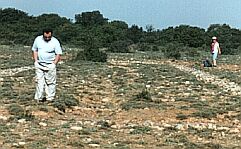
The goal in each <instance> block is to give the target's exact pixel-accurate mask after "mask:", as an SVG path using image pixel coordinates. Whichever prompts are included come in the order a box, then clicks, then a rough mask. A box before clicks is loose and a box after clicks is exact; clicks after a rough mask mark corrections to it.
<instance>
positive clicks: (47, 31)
mask: <svg viewBox="0 0 241 149" xmlns="http://www.w3.org/2000/svg"><path fill="white" fill-rule="evenodd" d="M52 35H53V30H52V29H44V30H43V38H44V40H45V41H46V42H49V41H50V40H51V38H52Z"/></svg>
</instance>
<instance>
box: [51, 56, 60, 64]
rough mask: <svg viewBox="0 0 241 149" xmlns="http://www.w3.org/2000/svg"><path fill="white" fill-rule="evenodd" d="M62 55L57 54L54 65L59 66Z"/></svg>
mask: <svg viewBox="0 0 241 149" xmlns="http://www.w3.org/2000/svg"><path fill="white" fill-rule="evenodd" d="M60 58H61V57H60V54H56V56H55V59H54V62H53V63H54V64H55V65H56V64H58V62H59V61H60Z"/></svg>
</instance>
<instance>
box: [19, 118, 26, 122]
mask: <svg viewBox="0 0 241 149" xmlns="http://www.w3.org/2000/svg"><path fill="white" fill-rule="evenodd" d="M18 122H19V123H25V122H26V119H19V120H18Z"/></svg>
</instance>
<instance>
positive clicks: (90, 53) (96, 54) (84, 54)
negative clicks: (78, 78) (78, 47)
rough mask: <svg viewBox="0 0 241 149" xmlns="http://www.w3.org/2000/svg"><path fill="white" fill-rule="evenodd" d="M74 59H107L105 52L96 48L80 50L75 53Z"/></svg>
mask: <svg viewBox="0 0 241 149" xmlns="http://www.w3.org/2000/svg"><path fill="white" fill-rule="evenodd" d="M75 60H84V61H91V62H106V61H107V53H105V52H104V51H100V50H99V49H98V48H94V49H92V48H89V49H85V50H84V51H81V52H79V53H78V54H77V57H76V59H75Z"/></svg>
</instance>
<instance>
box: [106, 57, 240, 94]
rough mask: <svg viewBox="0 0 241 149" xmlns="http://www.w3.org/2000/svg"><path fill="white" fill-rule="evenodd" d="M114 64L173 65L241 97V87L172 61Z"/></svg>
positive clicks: (120, 63) (121, 63) (227, 80)
mask: <svg viewBox="0 0 241 149" xmlns="http://www.w3.org/2000/svg"><path fill="white" fill-rule="evenodd" d="M109 62H110V63H112V64H118V65H130V64H154V65H158V64H164V63H167V64H168V65H171V66H173V67H175V68H177V69H179V70H181V71H183V72H186V73H191V74H193V75H194V76H195V77H196V78H197V79H198V80H201V81H204V82H205V83H210V84H213V85H216V86H219V87H220V89H222V91H224V92H229V93H230V94H232V95H241V87H240V86H239V85H238V84H237V83H235V82H232V81H230V80H229V79H227V78H224V79H221V78H219V77H218V76H216V75H212V74H210V73H207V72H204V71H201V70H198V69H195V68H190V67H189V66H185V65H182V64H178V63H175V62H171V61H167V62H164V61H156V60H145V61H115V60H113V59H112V60H111V61H109Z"/></svg>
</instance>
